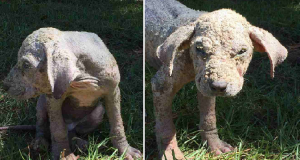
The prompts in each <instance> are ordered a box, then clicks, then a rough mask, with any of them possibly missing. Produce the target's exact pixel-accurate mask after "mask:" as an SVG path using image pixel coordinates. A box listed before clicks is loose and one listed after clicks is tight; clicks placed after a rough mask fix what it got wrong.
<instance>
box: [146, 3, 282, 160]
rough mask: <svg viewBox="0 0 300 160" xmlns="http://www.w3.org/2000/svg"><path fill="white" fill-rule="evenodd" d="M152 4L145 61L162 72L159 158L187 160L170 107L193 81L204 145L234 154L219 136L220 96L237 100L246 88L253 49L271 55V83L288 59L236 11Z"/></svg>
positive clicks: (156, 85)
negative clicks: (186, 85)
mask: <svg viewBox="0 0 300 160" xmlns="http://www.w3.org/2000/svg"><path fill="white" fill-rule="evenodd" d="M154 1H155V0H151V1H150V0H148V1H147V2H146V60H147V61H148V62H149V64H150V65H152V66H154V67H156V68H158V71H157V73H156V75H155V76H154V77H153V78H152V81H151V84H152V92H153V103H154V106H155V116H156V141H157V144H158V149H159V151H160V154H159V156H160V157H159V158H160V159H165V157H166V159H168V160H170V159H174V158H176V159H184V155H183V153H182V152H181V151H180V149H179V147H178V145H177V140H176V130H175V125H174V123H173V120H172V109H171V107H172V100H173V97H174V96H175V94H176V92H178V91H179V90H180V89H181V88H182V87H183V86H184V85H185V84H187V83H188V82H191V81H193V80H194V81H195V83H196V86H197V90H198V96H197V97H198V98H197V99H198V103H199V104H198V107H199V111H200V125H199V128H200V130H201V137H202V140H203V141H207V144H208V146H209V148H210V150H211V151H213V152H215V154H217V155H219V154H221V153H225V152H229V151H232V150H233V147H232V146H231V145H230V144H227V143H226V142H224V141H222V140H221V139H220V138H219V136H218V131H217V127H216V115H215V101H216V96H227V97H230V96H235V95H236V94H237V93H238V92H239V91H240V90H241V89H242V87H243V82H244V78H243V76H244V74H245V73H246V70H247V68H248V65H249V63H250V61H251V58H252V53H253V50H254V49H255V50H257V51H259V52H266V53H267V55H268V57H269V59H270V62H271V63H270V64H271V73H270V75H271V77H272V78H273V77H274V68H275V66H276V65H278V64H280V63H281V62H283V61H284V59H285V58H286V57H287V50H286V48H285V47H283V46H282V45H281V44H280V43H279V41H278V40H277V39H276V38H275V37H273V35H272V34H271V33H269V32H267V31H265V30H263V29H261V28H258V27H255V26H253V25H251V24H250V23H249V22H248V21H247V20H246V19H245V18H244V17H243V16H241V15H240V14H238V13H236V12H234V11H232V10H229V9H221V10H217V11H214V12H210V13H208V12H198V11H194V10H191V9H189V8H187V7H185V6H184V5H182V4H180V3H178V2H176V1H172V3H171V0H169V1H159V0H157V1H158V2H157V3H154ZM155 2H156V1H155ZM164 4H168V5H165V6H164ZM161 6H164V7H165V8H168V9H161V8H162V7H161ZM160 9H161V10H160ZM166 15H167V16H166ZM196 16H197V17H198V18H195V17H196ZM170 18H171V19H170ZM172 18H173V19H172ZM157 42H162V43H161V44H158V43H157ZM173 153H174V154H173ZM174 156H175V157H174Z"/></svg>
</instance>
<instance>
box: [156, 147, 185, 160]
mask: <svg viewBox="0 0 300 160" xmlns="http://www.w3.org/2000/svg"><path fill="white" fill-rule="evenodd" d="M173 155H175V157H173ZM160 157H161V158H160V159H162V160H173V159H177V160H183V159H185V158H184V154H183V153H182V152H181V151H180V149H179V148H178V147H174V148H173V149H167V150H165V152H164V153H163V155H161V156H160Z"/></svg>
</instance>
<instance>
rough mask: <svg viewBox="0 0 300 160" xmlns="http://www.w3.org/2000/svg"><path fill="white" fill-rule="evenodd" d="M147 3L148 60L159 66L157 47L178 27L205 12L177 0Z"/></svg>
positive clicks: (146, 33) (160, 0)
mask: <svg viewBox="0 0 300 160" xmlns="http://www.w3.org/2000/svg"><path fill="white" fill-rule="evenodd" d="M145 3H146V5H145V25H146V29H145V36H146V61H147V62H148V63H149V64H150V65H151V66H153V67H155V68H159V67H160V66H161V62H160V60H159V58H158V57H157V56H156V49H157V47H158V46H159V45H160V44H162V43H163V42H164V40H165V39H166V38H167V37H168V36H169V35H170V34H171V33H173V32H174V31H175V30H176V29H177V28H178V27H180V26H182V25H186V24H188V23H190V22H193V21H195V20H196V19H197V18H198V17H199V16H200V15H201V14H203V13H205V12H200V11H195V10H193V9H190V8H187V7H186V6H185V5H183V4H181V3H179V2H177V1H175V0H147V1H146V2H145Z"/></svg>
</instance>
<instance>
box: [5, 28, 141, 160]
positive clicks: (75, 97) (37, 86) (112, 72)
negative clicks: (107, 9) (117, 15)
mask: <svg viewBox="0 0 300 160" xmlns="http://www.w3.org/2000/svg"><path fill="white" fill-rule="evenodd" d="M119 82H120V73H119V69H118V65H117V62H116V60H115V59H114V57H113V55H112V54H111V53H110V52H109V50H108V49H107V47H106V46H105V45H104V43H103V42H102V40H101V39H100V38H99V37H98V36H97V35H96V34H93V33H87V32H69V31H64V32H63V31H60V30H58V29H55V28H41V29H39V30H37V31H35V32H33V33H32V34H30V35H29V36H28V37H27V38H26V39H25V40H24V42H23V44H22V47H21V48H20V50H19V52H18V62H17V64H16V65H15V66H14V67H13V69H12V70H11V71H10V73H9V75H8V76H7V78H6V79H5V80H4V87H5V89H6V90H7V91H8V93H9V94H10V95H12V96H14V97H16V98H18V99H29V98H33V97H36V96H39V99H38V102H37V107H36V109H37V114H36V115H37V124H36V131H37V132H36V139H35V140H34V141H33V148H34V149H36V150H37V149H38V148H39V147H40V146H47V145H48V143H47V138H48V137H49V136H50V135H51V141H52V155H53V159H54V160H57V159H59V158H60V153H61V152H62V151H63V152H64V154H63V155H66V157H65V159H67V160H71V159H77V157H75V155H74V154H73V153H72V151H71V149H70V145H69V139H72V137H73V136H74V133H77V134H86V133H89V132H91V131H93V130H94V129H95V128H97V127H98V125H99V124H100V122H101V121H102V118H103V114H104V106H105V109H106V112H107V115H108V118H109V123H110V135H111V137H112V143H113V145H114V147H116V148H117V149H118V150H119V153H120V154H123V153H124V152H125V151H126V154H125V155H126V158H127V159H130V160H131V159H135V158H139V157H141V152H140V151H139V150H137V149H135V148H132V147H131V146H130V145H129V144H128V142H127V140H126V137H125V133H124V127H123V122H122V118H121V109H120V89H119V86H118V85H119ZM103 100H104V105H103V104H102V101H103ZM49 122H50V124H49ZM78 143H80V142H78ZM80 144H82V143H80Z"/></svg>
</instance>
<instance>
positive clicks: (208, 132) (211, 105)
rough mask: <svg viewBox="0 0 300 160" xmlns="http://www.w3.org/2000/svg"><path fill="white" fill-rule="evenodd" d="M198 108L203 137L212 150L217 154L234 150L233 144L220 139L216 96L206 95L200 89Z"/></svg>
mask: <svg viewBox="0 0 300 160" xmlns="http://www.w3.org/2000/svg"><path fill="white" fill-rule="evenodd" d="M198 103H199V104H198V108H199V110H200V126H199V128H200V130H201V138H202V140H203V141H207V144H208V146H209V148H210V150H211V151H213V152H215V154H216V155H219V154H221V153H225V152H229V151H231V150H233V147H231V145H229V144H227V143H226V142H224V141H222V140H220V138H219V136H218V130H217V126H216V123H217V120H216V111H215V105H216V97H205V96H203V95H202V94H201V93H200V92H199V91H198Z"/></svg>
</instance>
